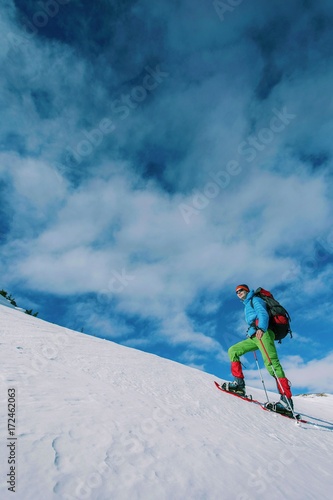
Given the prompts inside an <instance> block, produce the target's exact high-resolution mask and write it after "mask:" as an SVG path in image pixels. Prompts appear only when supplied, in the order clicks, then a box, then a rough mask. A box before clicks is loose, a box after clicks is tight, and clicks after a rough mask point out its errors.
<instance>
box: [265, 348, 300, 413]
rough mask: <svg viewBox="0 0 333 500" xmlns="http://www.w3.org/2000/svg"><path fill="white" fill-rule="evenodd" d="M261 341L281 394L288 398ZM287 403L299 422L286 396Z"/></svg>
mask: <svg viewBox="0 0 333 500" xmlns="http://www.w3.org/2000/svg"><path fill="white" fill-rule="evenodd" d="M259 340H260V343H261V346H262V348H263V350H264V353H265V354H266V357H267V360H268V363H269V364H270V365H271V367H272V370H273V373H274V376H275V379H276V380H277V383H278V384H279V386H280V389H281V391H282V392H281V394H283V395H284V396H286V393H285V392H284V389H283V387H282V384H281V382H280V379H279V378H278V376H277V374H276V371H275V368H274V366H273V363H272V360H271V358H270V357H269V354H268V352H267V349H266V347H265V346H264V343H263V341H262V340H261V339H259ZM286 401H287V405H288V407H289V410H290V411H291V413H292V414H293V417H294V418H295V420H297V419H296V417H295V413H294V410H293V409H292V407H291V406H290V404H289V401H288V398H287V396H286Z"/></svg>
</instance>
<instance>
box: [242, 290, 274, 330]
mask: <svg viewBox="0 0 333 500" xmlns="http://www.w3.org/2000/svg"><path fill="white" fill-rule="evenodd" d="M253 295H254V290H251V291H250V292H249V293H248V294H247V297H246V299H245V300H244V302H243V303H244V307H245V309H244V312H245V320H246V322H247V324H248V325H249V326H250V327H251V328H250V329H249V330H248V333H247V334H248V335H249V337H251V335H253V334H254V333H255V332H256V330H257V329H258V328H260V329H261V330H263V331H264V332H265V331H266V330H267V328H268V321H269V315H268V312H267V309H266V304H265V301H264V300H262V299H261V298H260V297H253ZM252 298H253V300H252V302H253V307H252V305H251V299H252ZM256 319H257V320H258V325H257V327H256V328H255V327H254V326H252V323H253V322H254V321H255V320H256Z"/></svg>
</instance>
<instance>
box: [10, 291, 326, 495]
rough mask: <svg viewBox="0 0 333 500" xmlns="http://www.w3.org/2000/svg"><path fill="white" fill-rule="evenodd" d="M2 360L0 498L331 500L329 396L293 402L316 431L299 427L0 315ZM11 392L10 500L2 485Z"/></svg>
mask: <svg viewBox="0 0 333 500" xmlns="http://www.w3.org/2000/svg"><path fill="white" fill-rule="evenodd" d="M2 303H3V301H2ZM0 353H1V354H0V355H1V388H2V389H1V401H2V404H1V414H0V418H1V421H0V426H1V436H2V440H1V443H0V459H1V468H0V470H1V476H0V498H1V499H7V498H15V499H16V500H36V499H37V500H38V499H41V500H42V499H43V500H53V499H63V500H73V499H96V500H183V499H184V498H186V499H190V500H220V499H221V498H223V499H224V500H229V499H230V500H257V499H258V498H259V497H265V496H267V497H269V498H270V500H285V499H293V500H295V499H296V500H298V499H299V500H307V499H308V500H315V499H316V500H317V499H318V498H320V499H322V500H325V499H330V498H331V492H332V490H333V479H332V473H331V459H332V452H333V396H332V395H327V396H326V397H319V396H313V397H310V396H308V397H301V396H299V397H295V398H294V401H295V406H296V411H298V412H301V413H302V415H303V416H304V417H305V418H306V419H308V420H311V421H312V422H314V423H316V424H318V427H314V426H307V425H305V424H301V425H300V426H297V425H296V424H295V422H293V421H292V420H287V419H285V418H283V417H281V416H279V415H275V414H272V413H268V412H264V411H262V410H261V409H260V408H259V407H258V406H257V405H255V404H253V403H248V402H245V401H241V400H239V399H238V398H235V397H233V396H230V395H228V394H223V393H221V392H220V391H218V390H217V389H216V388H215V387H214V384H213V381H214V380H215V379H217V380H219V379H218V378H217V377H214V376H212V375H209V374H206V373H203V372H200V371H198V370H195V369H192V368H189V367H185V366H183V365H180V364H178V363H174V362H172V361H169V360H166V359H163V358H160V357H157V356H154V355H151V354H147V353H144V352H140V351H137V350H135V349H130V348H127V347H124V346H120V345H118V344H115V343H112V342H108V341H105V340H102V339H97V338H95V337H90V336H88V335H84V334H81V333H77V332H73V331H71V330H67V329H65V328H62V327H59V326H57V325H52V324H50V323H47V322H45V321H42V320H40V319H37V318H33V317H31V316H28V315H25V314H23V313H22V312H19V311H16V310H15V309H13V308H9V307H5V306H3V305H1V306H0ZM9 387H15V388H16V392H17V484H16V492H15V493H12V492H8V490H7V486H8V485H7V484H6V480H7V478H6V473H7V472H8V467H9V466H8V464H7V455H8V452H7V449H6V442H7V436H8V432H7V412H6V408H7V406H6V405H7V390H8V388H9ZM248 392H249V393H250V392H251V393H252V394H253V397H255V398H257V399H259V400H261V401H264V392H263V391H261V390H258V389H253V390H250V389H249V388H248ZM274 396H275V397H276V395H272V397H273V399H274ZM320 425H321V426H322V427H319V426H320Z"/></svg>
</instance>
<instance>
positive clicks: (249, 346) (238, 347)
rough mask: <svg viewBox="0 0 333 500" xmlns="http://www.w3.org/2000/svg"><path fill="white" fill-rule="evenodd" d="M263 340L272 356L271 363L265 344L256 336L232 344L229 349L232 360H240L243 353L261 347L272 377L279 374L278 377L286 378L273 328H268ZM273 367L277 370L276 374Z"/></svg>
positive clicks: (260, 349)
mask: <svg viewBox="0 0 333 500" xmlns="http://www.w3.org/2000/svg"><path fill="white" fill-rule="evenodd" d="M261 341H262V343H263V345H264V346H265V349H266V351H267V354H268V356H269V357H270V361H271V363H270V361H268V359H267V355H266V353H265V351H264V349H263V346H262V344H261V342H260V340H259V339H257V337H256V336H254V337H251V338H247V339H245V340H242V341H241V342H238V343H237V344H234V345H233V346H231V347H230V349H229V350H228V355H229V358H230V361H239V358H240V356H242V355H243V354H246V353H247V352H251V351H257V350H258V349H259V351H260V352H261V355H262V357H263V360H264V363H265V366H266V368H267V370H268V373H269V374H270V375H272V377H275V376H277V378H284V377H285V374H284V371H283V368H282V366H281V364H280V361H279V358H278V354H277V351H276V347H275V344H274V332H272V330H267V331H266V332H265V333H264V335H263V336H262V337H261ZM273 368H274V370H275V374H274V370H273Z"/></svg>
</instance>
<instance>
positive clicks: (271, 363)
mask: <svg viewBox="0 0 333 500" xmlns="http://www.w3.org/2000/svg"><path fill="white" fill-rule="evenodd" d="M256 340H258V339H256ZM261 340H262V344H261V342H260V341H259V344H258V347H259V349H260V352H261V354H262V357H263V359H264V363H265V366H266V368H267V371H268V372H269V374H270V375H272V377H274V378H276V385H277V389H278V391H279V394H280V395H281V400H282V401H283V402H284V403H286V404H287V406H288V405H290V406H291V408H292V409H293V407H294V406H293V401H292V393H291V390H290V384H289V380H288V379H287V378H286V376H285V373H284V370H283V368H282V366H281V363H280V360H279V357H278V354H277V350H276V347H275V343H274V332H272V331H271V330H267V332H265V334H264V335H263V337H262V338H261ZM256 343H257V342H256ZM263 346H264V347H263ZM267 355H268V357H267ZM273 368H274V369H273Z"/></svg>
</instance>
